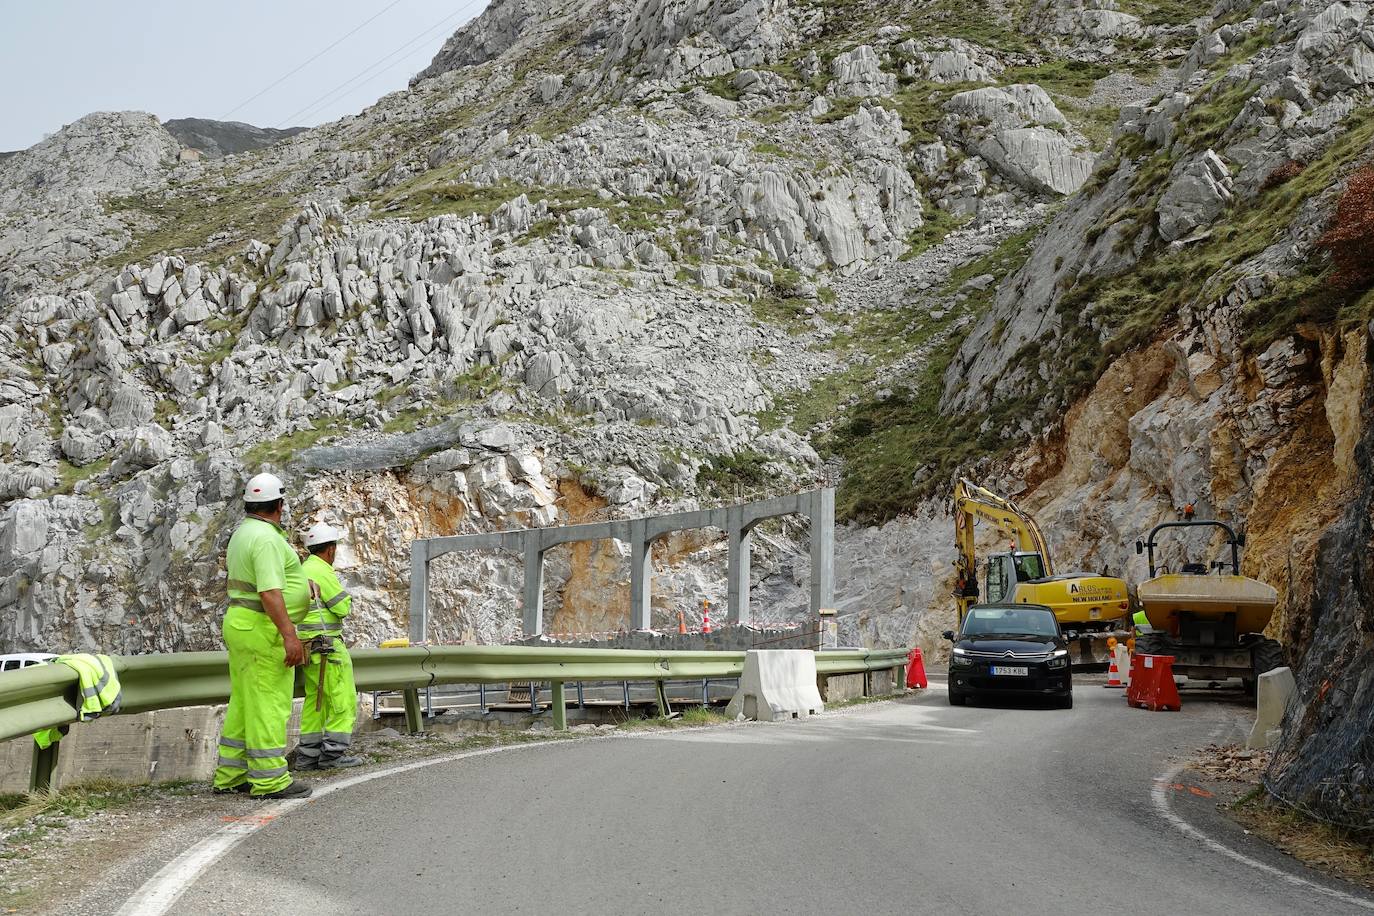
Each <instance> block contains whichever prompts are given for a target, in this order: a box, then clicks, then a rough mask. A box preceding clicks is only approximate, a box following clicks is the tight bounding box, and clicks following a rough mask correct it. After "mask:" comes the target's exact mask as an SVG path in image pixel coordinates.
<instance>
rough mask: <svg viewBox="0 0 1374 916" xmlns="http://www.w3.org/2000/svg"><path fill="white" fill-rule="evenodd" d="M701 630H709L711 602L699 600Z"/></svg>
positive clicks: (707, 631) (706, 631) (704, 631)
mask: <svg viewBox="0 0 1374 916" xmlns="http://www.w3.org/2000/svg"><path fill="white" fill-rule="evenodd" d="M701 632H703V633H709V632H711V602H709V601H703V602H701Z"/></svg>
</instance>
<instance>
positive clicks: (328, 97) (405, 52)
mask: <svg viewBox="0 0 1374 916" xmlns="http://www.w3.org/2000/svg"><path fill="white" fill-rule="evenodd" d="M478 2H483V3H485V2H486V0H478ZM475 5H477V4H476V3H473V2H469V3H464V4H463V5H462V6H460V7H459V8H458V9H457V10H455V11H454V12H452V13H450V14H449V15H447V16H445V17H444V18H443V19H442V20H440V21H439V22H437V23H435V24H434V25H432V26H430V27H429V28H427V29H425V30H424V31H423V32H421V33H419V34H418V35H416V36H415V37H413V38H411V39H410V40H408V41H406V42H405V43H404V44H402V45H401V46H400V47H398V48H396V49H395V50H393V51H391V52H390V53H389V54H386V55H384V56H383V57H381V58H379V59H378V60H376V61H374V62H373V63H372V64H371V65H369V66H367V67H365V68H363V69H362V70H360V71H359V72H358V73H357V74H355V75H354V76H353V77H352V78H350V79H348V80H345V81H344V82H342V83H340V84H339V85H337V86H335V87H334V88H333V89H330V90H329V91H328V92H326V93H325V94H324V95H322V96H320V97H319V98H317V99H315V100H314V101H313V102H310V103H309V104H307V105H306V106H305V107H303V108H301V109H299V110H297V111H295V112H292V113H291V114H290V115H288V116H287V117H286V118H285V119H283V120H282V122H281V123H280V124H278V125H277V126H278V127H288V126H291V124H292V122H294V121H296V120H297V119H299V118H301V117H303V116H304V115H306V114H310V113H312V112H315V111H316V110H317V109H319V108H321V107H323V106H325V105H328V104H330V103H331V102H333V101H335V100H336V98H335V97H336V96H338V95H339V94H340V93H342V92H344V91H346V90H348V89H350V88H352V87H353V85H354V84H355V83H358V81H359V80H364V81H365V78H367V77H368V74H372V75H373V76H378V75H380V73H373V71H374V70H377V68H378V67H382V66H383V65H385V64H387V63H388V61H391V59H392V58H394V57H396V55H398V54H399V55H401V58H400V59H399V60H396V61H392V62H391V63H390V65H388V66H386V67H385V68H384V69H383V71H381V72H385V71H386V70H390V69H392V68H393V67H395V66H397V65H399V64H401V63H402V62H404V61H405V59H406V58H407V57H408V56H409V52H411V51H412V50H413V49H414V46H415V45H417V44H420V43H422V42H425V41H427V40H429V38H430V37H431V35H432V34H433V33H434V32H437V31H439V30H441V29H444V28H447V27H448V25H449V23H450V22H452V21H453V20H454V19H456V18H457V17H458V16H461V15H462V14H463V13H464V12H466V11H467V10H468V9H470V8H471V7H473V6H475Z"/></svg>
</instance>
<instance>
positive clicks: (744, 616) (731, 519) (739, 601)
mask: <svg viewBox="0 0 1374 916" xmlns="http://www.w3.org/2000/svg"><path fill="white" fill-rule="evenodd" d="M727 518H728V521H727V524H728V525H729V528H728V529H727V534H728V535H729V539H730V558H729V567H728V570H727V572H726V576H727V577H728V578H727V581H726V595H727V600H728V606H727V614H726V620H727V622H729V623H731V624H734V625H741V624H749V623H752V622H753V620H754V618H753V615H752V614H751V613H750V612H749V574H750V566H749V564H750V556H749V548H750V546H751V543H752V541H753V537H752V534H753V529H752V528H746V527H745V525H744V512H743V511H742V510H741V509H740V507H739V506H731V507H730V511H729V513H728V516H727Z"/></svg>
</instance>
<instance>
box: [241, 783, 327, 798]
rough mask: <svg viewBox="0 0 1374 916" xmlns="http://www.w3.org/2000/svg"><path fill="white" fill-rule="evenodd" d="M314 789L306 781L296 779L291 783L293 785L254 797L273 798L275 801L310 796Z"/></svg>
mask: <svg viewBox="0 0 1374 916" xmlns="http://www.w3.org/2000/svg"><path fill="white" fill-rule="evenodd" d="M312 791H314V790H312V789H311V788H310V787H309V786H307V785H306V784H305V783H303V782H300V781H296V782H293V783H291V785H289V786H287V787H286V788H285V789H278V790H277V791H275V792H269V793H267V794H266V795H255V796H254V798H263V799H271V800H273V801H276V800H278V799H285V798H309V797H310V793H311V792H312Z"/></svg>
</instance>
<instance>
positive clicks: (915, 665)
mask: <svg viewBox="0 0 1374 916" xmlns="http://www.w3.org/2000/svg"><path fill="white" fill-rule="evenodd" d="M906 686H907V688H908V689H910V688H912V687H920V688H921V689H922V690H924V689H925V688H926V661H925V657H924V656H922V655H921V649H920V647H919V646H918V647H916V648H915V649H912V650H911V656H910V657H909V658H907V660H906Z"/></svg>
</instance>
